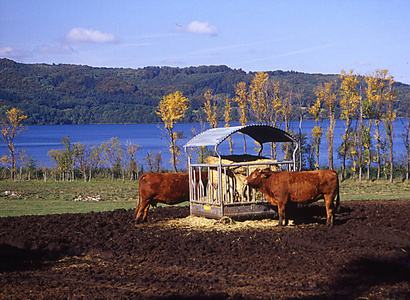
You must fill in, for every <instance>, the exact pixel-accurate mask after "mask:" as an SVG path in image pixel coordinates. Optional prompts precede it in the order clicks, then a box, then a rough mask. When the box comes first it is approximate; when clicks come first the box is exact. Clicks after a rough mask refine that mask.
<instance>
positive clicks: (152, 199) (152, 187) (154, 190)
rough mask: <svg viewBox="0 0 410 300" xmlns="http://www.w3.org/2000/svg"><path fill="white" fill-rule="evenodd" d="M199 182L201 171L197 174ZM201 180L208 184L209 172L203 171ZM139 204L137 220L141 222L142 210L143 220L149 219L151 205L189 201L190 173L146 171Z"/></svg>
mask: <svg viewBox="0 0 410 300" xmlns="http://www.w3.org/2000/svg"><path fill="white" fill-rule="evenodd" d="M195 178H196V182H199V172H196V174H195ZM201 180H202V182H203V183H204V185H206V182H207V180H208V173H207V172H202V174H201ZM138 200H139V205H138V206H137V208H136V215H137V216H136V218H135V221H136V222H137V223H139V219H140V217H141V214H142V212H144V215H143V217H142V222H145V221H146V220H147V212H148V209H149V206H150V205H152V206H157V204H158V203H165V204H171V205H172V204H178V203H181V202H184V201H189V175H188V173H144V174H142V176H141V177H140V180H139V187H138Z"/></svg>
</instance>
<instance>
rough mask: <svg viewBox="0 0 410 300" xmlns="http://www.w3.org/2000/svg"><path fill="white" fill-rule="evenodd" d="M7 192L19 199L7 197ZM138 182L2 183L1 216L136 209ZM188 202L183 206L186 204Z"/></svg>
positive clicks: (356, 193)
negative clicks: (12, 193)
mask: <svg viewBox="0 0 410 300" xmlns="http://www.w3.org/2000/svg"><path fill="white" fill-rule="evenodd" d="M5 191H11V192H15V193H17V194H18V195H17V196H10V195H8V196H6V195H5ZM79 195H82V196H83V197H88V196H94V197H95V196H97V195H100V196H101V198H102V199H103V201H74V199H75V198H78V197H79ZM137 197H138V183H137V182H136V181H125V182H124V183H123V182H122V181H121V180H118V181H116V180H97V181H94V182H83V181H75V182H47V183H45V182H43V181H36V180H31V181H23V182H15V181H10V180H2V181H0V217H7V216H21V215H45V214H61V213H86V212H91V211H94V212H97V211H109V210H114V209H120V208H124V209H134V208H135V207H136V204H137ZM340 197H341V199H342V201H343V200H390V199H409V200H410V183H409V182H406V181H405V182H401V181H400V182H399V181H396V182H394V183H392V184H390V183H388V182H387V181H384V180H381V181H363V183H359V182H357V181H353V180H346V181H345V182H343V183H341V189H340ZM186 204H187V202H185V203H183V204H182V205H186Z"/></svg>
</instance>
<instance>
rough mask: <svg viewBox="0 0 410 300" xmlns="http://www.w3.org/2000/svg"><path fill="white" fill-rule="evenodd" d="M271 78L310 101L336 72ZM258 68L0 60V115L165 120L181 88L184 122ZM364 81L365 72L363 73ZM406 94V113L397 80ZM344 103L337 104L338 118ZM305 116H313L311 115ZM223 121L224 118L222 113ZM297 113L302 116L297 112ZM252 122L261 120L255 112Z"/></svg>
mask: <svg viewBox="0 0 410 300" xmlns="http://www.w3.org/2000/svg"><path fill="white" fill-rule="evenodd" d="M265 73H266V74H268V76H269V80H270V81H271V80H274V81H276V82H279V83H280V84H281V85H289V86H291V87H292V88H293V89H294V90H297V91H298V92H300V93H301V94H302V97H301V101H302V102H303V105H304V106H306V104H307V103H311V102H312V101H314V99H315V98H316V96H315V93H314V89H315V87H316V86H318V85H319V84H322V85H323V84H324V83H325V82H326V81H329V80H335V81H336V84H337V85H338V86H339V85H340V78H339V76H338V75H337V74H333V75H323V74H306V73H301V72H294V71H281V70H275V71H267V72H265ZM255 74H256V73H255V72H244V71H243V70H241V69H231V68H229V67H227V66H201V67H189V68H173V67H144V68H139V69H123V68H94V67H89V66H80V65H67V64H59V65H47V64H21V63H16V62H14V61H11V60H8V59H0V115H4V114H5V112H6V111H7V110H10V109H11V108H17V109H20V110H22V111H24V113H25V114H26V115H27V119H26V120H25V124H26V125H56V124H112V123H160V122H161V118H160V116H159V115H158V114H156V110H157V106H158V104H159V102H160V101H161V100H162V98H163V97H164V96H166V95H169V94H171V93H174V92H175V91H181V92H182V93H183V95H184V97H187V98H188V99H189V103H190V106H189V108H188V109H187V111H186V113H185V115H184V116H183V117H182V118H181V120H180V122H184V123H187V122H196V117H197V113H198V110H201V108H202V106H203V95H204V93H205V92H206V91H207V90H208V89H211V90H212V91H213V96H214V97H217V98H222V99H225V97H226V96H229V97H231V98H233V97H235V95H236V93H235V88H236V86H237V84H238V83H239V82H244V83H245V84H246V85H247V86H249V85H250V84H251V82H252V80H253V78H254V76H255ZM358 80H359V82H360V83H363V84H364V76H358ZM393 85H394V89H395V92H396V93H397V94H398V97H399V98H400V99H401V101H400V102H396V103H395V104H394V105H395V109H396V110H397V115H398V117H403V116H404V113H405V107H406V105H405V104H406V103H408V102H410V99H408V98H406V97H404V95H406V94H408V93H410V86H409V85H405V84H402V83H399V82H395V83H394V84H393ZM232 106H233V108H234V109H233V110H232V118H233V119H234V120H236V119H238V117H239V116H238V115H237V112H238V111H237V109H236V108H237V107H238V104H237V103H236V102H233V103H232ZM339 116H340V107H339V106H337V107H336V118H339ZM304 117H305V118H311V116H310V115H308V114H306V115H305V116H304ZM218 118H219V119H218V120H219V121H223V118H221V116H218ZM292 118H293V119H296V118H298V115H297V114H292ZM248 119H249V121H257V120H256V119H255V118H254V116H253V115H249V116H248Z"/></svg>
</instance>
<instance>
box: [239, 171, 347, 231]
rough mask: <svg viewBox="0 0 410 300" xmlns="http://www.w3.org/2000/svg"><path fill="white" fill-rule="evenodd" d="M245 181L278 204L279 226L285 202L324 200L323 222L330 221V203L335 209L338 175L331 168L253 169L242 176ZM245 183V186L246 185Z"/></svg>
mask: <svg viewBox="0 0 410 300" xmlns="http://www.w3.org/2000/svg"><path fill="white" fill-rule="evenodd" d="M245 184H246V185H249V186H250V187H251V188H254V189H256V190H258V191H261V192H263V193H264V195H265V198H266V200H268V201H269V202H270V203H271V204H272V205H277V206H278V213H279V226H282V225H283V219H285V225H287V223H288V220H287V218H286V215H285V206H286V204H289V203H301V204H308V203H312V202H315V201H318V200H320V199H324V200H325V206H326V213H327V222H326V224H327V225H329V226H332V225H333V216H334V203H333V200H334V199H335V197H337V198H336V210H339V206H340V196H339V179H338V177H337V173H336V172H335V171H332V170H317V171H301V172H273V171H269V170H263V171H260V170H255V171H253V172H252V173H251V174H250V175H249V176H248V177H247V178H246V180H245ZM246 185H245V186H246Z"/></svg>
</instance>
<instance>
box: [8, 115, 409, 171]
mask: <svg viewBox="0 0 410 300" xmlns="http://www.w3.org/2000/svg"><path fill="white" fill-rule="evenodd" d="M328 123H329V122H328V121H324V122H323V128H325V129H324V131H326V128H327V126H328ZM344 123H345V122H344V121H341V120H338V121H337V122H336V128H335V139H334V148H335V151H336V148H337V147H338V146H339V145H340V144H341V143H342V135H343V133H344ZM236 125H238V124H235V123H233V124H232V125H231V126H236ZM220 126H221V127H222V126H224V124H222V123H221V124H220ZM298 126H299V122H293V123H292V128H291V129H292V130H293V131H295V132H297V131H298ZM314 126H315V122H314V121H303V123H302V127H303V128H302V132H303V133H306V134H307V135H308V136H309V137H311V130H312V128H313V127H314ZM163 128H164V125H163V124H127V125H125V124H104V125H41V126H28V130H27V131H25V132H22V133H21V134H19V135H18V136H17V137H16V138H15V145H16V146H17V147H18V148H19V149H21V148H24V149H25V150H26V153H27V155H29V156H32V157H33V158H34V160H35V161H36V164H37V165H38V166H41V164H43V165H45V166H51V165H52V163H51V161H50V158H49V156H47V152H48V151H49V150H52V149H62V148H63V146H62V144H61V139H62V138H63V137H65V136H69V137H70V138H71V143H72V144H74V143H76V142H81V143H83V144H86V145H88V146H89V147H91V146H94V145H100V144H101V143H102V142H107V141H108V140H109V139H111V138H112V137H118V139H119V141H120V142H121V143H122V144H123V145H125V143H126V142H127V141H131V142H132V143H134V144H137V145H139V146H141V149H139V150H138V152H137V158H138V160H139V161H140V162H141V163H143V164H144V165H145V162H144V158H145V157H146V156H147V153H149V152H158V151H161V152H162V156H163V165H164V166H165V167H166V168H171V164H170V163H169V160H170V158H171V155H170V153H169V150H168V142H167V139H166V138H165V137H164V134H163V131H162V130H161V129H163ZM207 128H209V127H207ZM175 130H176V131H181V130H182V131H183V132H184V137H185V138H184V139H183V140H182V141H180V143H179V144H180V145H181V149H182V152H183V156H184V158H182V159H181V160H182V162H181V164H180V165H179V167H180V168H183V167H184V166H185V164H186V158H185V153H184V151H183V148H182V146H183V145H184V144H185V143H186V142H187V141H188V140H189V139H191V138H192V137H193V136H194V134H193V130H195V132H196V133H199V132H201V126H200V124H197V123H195V124H194V123H189V124H176V125H175ZM394 132H395V133H394V135H395V136H394V152H395V156H396V159H397V158H398V156H399V155H404V153H405V147H404V143H403V140H402V138H401V135H402V134H403V132H404V128H403V125H402V123H401V121H400V120H396V122H395V131H394ZM382 134H383V135H384V131H383V133H382ZM233 136H235V139H234V144H235V145H234V154H243V142H242V136H241V135H240V134H234V135H233ZM247 145H248V153H252V149H253V148H255V145H254V144H253V142H251V143H249V142H247ZM266 148H269V147H266ZM220 149H221V152H222V154H229V145H228V143H225V142H224V143H223V144H222V145H221V147H220ZM320 153H321V155H320V164H321V166H323V165H325V164H327V143H326V138H325V136H324V135H323V137H322V143H321V147H320ZM5 154H8V151H7V149H6V147H5V144H4V143H1V145H0V155H1V156H3V155H5ZM334 163H335V165H336V166H340V164H341V163H340V161H339V160H338V159H337V155H336V153H335V154H334Z"/></svg>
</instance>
